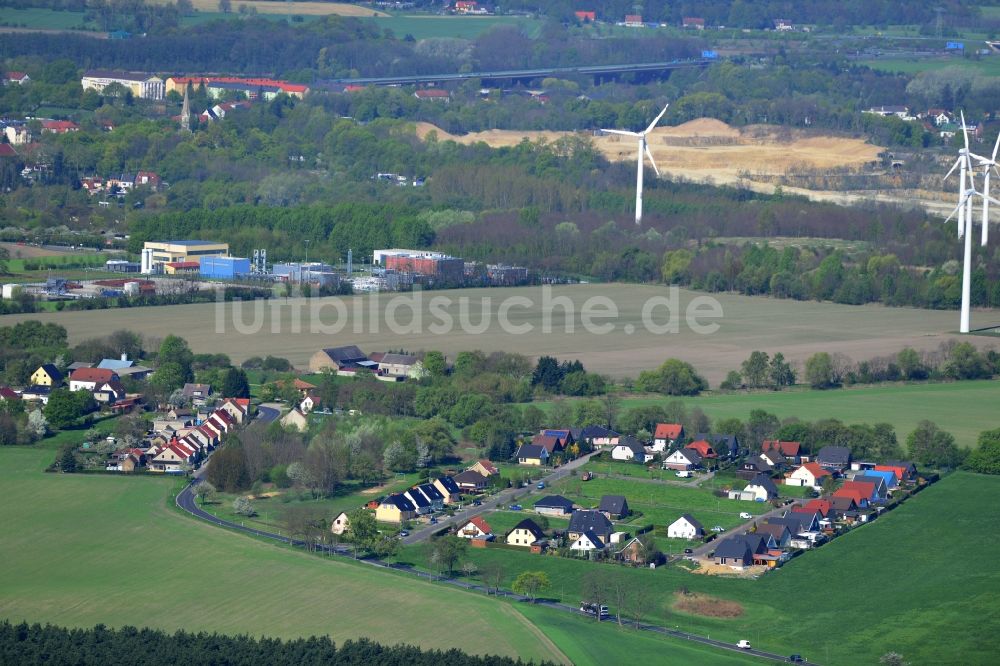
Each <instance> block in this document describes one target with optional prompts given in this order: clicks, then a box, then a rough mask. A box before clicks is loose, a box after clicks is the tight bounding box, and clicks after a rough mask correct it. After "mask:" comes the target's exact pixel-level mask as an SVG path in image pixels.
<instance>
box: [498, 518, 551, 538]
mask: <svg viewBox="0 0 1000 666" xmlns="http://www.w3.org/2000/svg"><path fill="white" fill-rule="evenodd" d="M515 530H527V531H528V532H530V533H531V536H533V537H535V541H538V540H539V539H544V538H545V532H543V531H542V528H541V527H539V526H538V524H537V523H536V522H535V521H533V520H532V519H531V518H525V519H524V520H522V521H521V522H519V523H518V524H517V525H515V526H514V529H512V530H511V531H510V532H507V535H508V536H509V535H510V533H511V532H513V531H515Z"/></svg>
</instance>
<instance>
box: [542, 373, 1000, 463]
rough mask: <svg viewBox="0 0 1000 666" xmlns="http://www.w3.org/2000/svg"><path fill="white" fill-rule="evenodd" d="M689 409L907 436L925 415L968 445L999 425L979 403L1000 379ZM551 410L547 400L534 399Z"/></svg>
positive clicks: (703, 399) (995, 397)
mask: <svg viewBox="0 0 1000 666" xmlns="http://www.w3.org/2000/svg"><path fill="white" fill-rule="evenodd" d="M675 399H677V398H669V397H664V396H634V397H626V398H624V399H622V401H621V408H622V410H628V409H630V408H633V407H644V406H648V405H661V406H662V405H665V404H667V403H668V402H670V401H671V400H675ZM680 400H682V401H683V402H684V404H685V405H687V406H688V407H689V408H691V407H700V408H701V409H702V410H704V411H705V413H706V414H708V416H710V417H711V418H712V419H715V420H718V419H724V418H730V417H735V418H738V419H742V420H746V419H747V418H748V417H749V416H750V412H751V411H752V410H754V409H763V410H766V411H768V412H771V413H773V414H776V415H777V416H778V418H781V419H786V418H791V417H796V418H798V419H801V420H803V421H816V420H819V419H826V418H834V419H840V420H841V421H844V422H845V423H879V422H884V423H889V424H891V425H893V426H894V427H895V428H896V436H897V437H898V438H899V440H900V442H905V440H906V436H907V435H908V434H909V433H910V432H911V431H913V430H914V428H916V426H917V424H918V423H919V422H920V421H921V420H923V419H929V420H931V421H934V422H935V423H937V424H938V425H939V426H940V427H941V428H943V429H944V430H946V431H947V432H950V433H951V434H952V435H954V436H955V438H956V439H957V440H958V444H959V446H964V447H971V446H974V445H975V443H976V437H978V435H979V433H980V432H981V431H983V430H990V429H992V428H997V427H1000V411H996V410H990V411H984V410H983V405H996V404H998V402H1000V381H997V380H982V381H968V382H951V383H927V384H881V385H872V386H861V387H857V388H846V389H837V390H833V391H811V390H808V389H805V388H802V389H796V390H791V391H777V392H775V391H763V392H759V393H757V392H755V393H712V394H707V395H702V396H697V397H693V398H681V399H680ZM534 404H536V405H537V406H539V407H541V408H542V409H550V408H551V405H552V403H551V402H536V403H534Z"/></svg>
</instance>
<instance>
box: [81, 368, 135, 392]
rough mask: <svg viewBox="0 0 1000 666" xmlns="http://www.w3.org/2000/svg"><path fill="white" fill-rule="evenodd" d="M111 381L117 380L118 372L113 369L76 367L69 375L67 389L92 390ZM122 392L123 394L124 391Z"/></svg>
mask: <svg viewBox="0 0 1000 666" xmlns="http://www.w3.org/2000/svg"><path fill="white" fill-rule="evenodd" d="M112 381H113V382H118V381H119V377H118V374H117V373H116V372H114V371H113V370H108V369H105V368H77V369H76V370H74V371H73V372H72V373H71V374H70V376H69V390H70V391H90V392H94V391H96V390H98V388H99V387H103V386H104V385H106V384H108V383H110V382H112ZM119 386H120V384H119ZM122 393H123V394H124V391H122Z"/></svg>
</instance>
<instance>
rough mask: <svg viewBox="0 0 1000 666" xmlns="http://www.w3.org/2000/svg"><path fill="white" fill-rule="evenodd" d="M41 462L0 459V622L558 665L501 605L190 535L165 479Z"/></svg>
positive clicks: (219, 533) (262, 546)
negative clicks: (313, 641)
mask: <svg viewBox="0 0 1000 666" xmlns="http://www.w3.org/2000/svg"><path fill="white" fill-rule="evenodd" d="M51 455H52V450H51V449H50V448H43V449H38V450H25V449H13V450H4V451H0V483H2V485H3V487H4V490H5V492H6V494H7V497H8V498H9V499H8V501H6V502H4V504H3V506H2V507H0V522H2V524H3V525H4V526H5V528H6V529H5V533H6V535H5V536H4V538H3V540H2V541H0V557H2V558H3V560H4V562H5V566H4V567H3V568H2V570H0V589H2V590H3V594H2V595H0V616H2V617H6V618H10V619H11V620H20V619H27V620H29V621H41V622H53V623H57V624H63V625H71V626H81V625H93V624H95V623H97V622H103V623H106V624H109V625H114V626H118V625H123V624H148V625H151V626H155V627H158V628H162V629H165V630H168V631H172V630H174V629H179V628H182V627H183V628H190V627H191V626H192V622H195V623H196V624H197V626H198V628H199V630H205V631H219V632H225V633H230V634H236V633H243V632H248V633H251V634H254V635H260V634H266V635H271V636H280V637H292V636H308V635H311V634H330V635H331V636H333V637H334V638H335V639H336V640H344V639H346V638H351V637H355V638H356V637H359V636H370V637H372V638H374V639H377V640H381V641H384V642H388V643H396V642H409V643H414V644H418V645H421V646H423V647H439V648H443V647H451V646H454V645H457V644H459V643H461V644H463V645H464V646H465V648H466V649H468V650H470V651H472V652H477V653H498V654H510V655H520V656H522V657H525V658H532V659H555V660H560V661H561V660H562V655H561V654H560V653H559V651H558V650H557V649H556V648H555V647H554V646H553V645H552V644H551V643H549V642H548V641H547V640H545V639H544V638H543V637H542V636H541V634H539V633H538V632H537V630H536V629H534V628H533V627H532V626H531V624H530V623H529V622H527V621H526V620H525V619H524V618H523V617H522V616H520V615H519V614H518V613H517V612H516V611H514V610H513V609H512V608H511V607H510V606H508V605H506V604H497V603H495V602H493V601H492V600H487V599H485V598H482V597H479V596H477V595H473V594H470V593H463V592H459V591H454V590H449V589H447V588H442V587H440V586H435V585H430V584H427V583H422V582H418V581H415V580H413V579H410V578H406V577H401V576H395V575H392V574H387V573H384V572H380V571H376V570H372V569H369V568H368V567H366V566H364V565H354V564H351V563H345V562H327V561H323V560H322V559H320V558H317V557H313V556H309V555H306V554H304V553H300V552H298V551H291V550H289V549H284V548H281V547H279V546H276V545H271V544H268V543H263V542H260V541H255V540H253V539H247V538H244V537H240V536H236V535H233V534H230V533H228V532H226V531H224V530H220V529H217V528H213V527H211V526H209V525H206V524H203V523H199V522H197V521H194V520H192V519H190V518H187V517H185V516H184V515H182V514H180V513H179V512H178V511H176V510H174V509H173V508H172V507H171V506H169V504H168V503H172V499H171V494H170V490H171V488H172V487H173V485H174V483H175V481H174V480H172V479H155V478H148V477H136V478H119V477H111V476H103V475H102V476H82V475H81V476H67V475H42V474H41V473H40V470H41V469H42V467H44V465H45V464H47V463H48V462H49V460H50V459H51ZM10 498H17V501H10ZM403 617H405V618H407V619H406V621H405V622H396V621H393V620H387V618H403ZM457 631H461V637H459V636H458V635H457V634H456V632H457Z"/></svg>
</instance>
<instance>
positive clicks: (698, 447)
mask: <svg viewBox="0 0 1000 666" xmlns="http://www.w3.org/2000/svg"><path fill="white" fill-rule="evenodd" d="M684 448H685V449H694V450H695V451H697V452H698V454H699V455H700V456H701V457H702V458H718V457H719V455H718V454H717V453H716V452H715V449H714V448H712V445H711V444H709V443H708V441H706V440H704V439H699V440H697V441H694V442H691V443H690V444H688V445H687V446H685V447H684Z"/></svg>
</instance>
